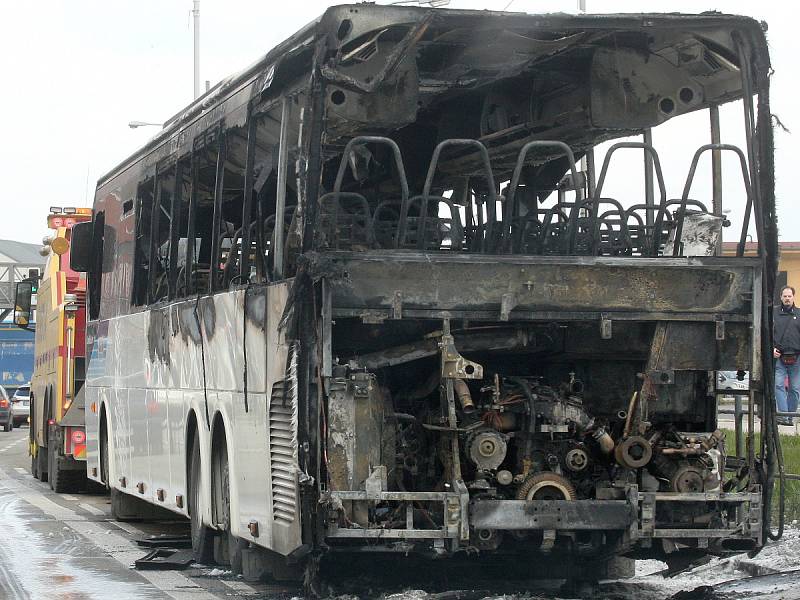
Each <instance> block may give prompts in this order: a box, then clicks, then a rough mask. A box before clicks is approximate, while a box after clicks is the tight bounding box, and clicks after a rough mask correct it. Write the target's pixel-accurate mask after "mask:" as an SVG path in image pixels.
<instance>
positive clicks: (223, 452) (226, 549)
mask: <svg viewBox="0 0 800 600" xmlns="http://www.w3.org/2000/svg"><path fill="white" fill-rule="evenodd" d="M215 441H216V442H218V443H216V444H215V450H216V451H215V452H214V459H213V462H212V465H211V467H212V472H213V477H212V484H213V485H214V504H215V515H216V519H217V524H218V527H219V529H220V531H219V536H218V538H217V540H216V544H215V552H214V560H215V561H216V562H218V563H220V564H223V565H230V567H231V571H232V572H233V573H234V574H237V575H239V574H241V573H242V550H243V549H245V548H246V547H247V546H248V545H249V544H248V542H246V541H245V540H240V539H239V538H237V537H236V536H235V535H233V531H232V529H233V528H232V526H231V523H232V518H231V516H232V515H231V486H230V463H229V462H228V446H227V443H226V439H225V435H224V434H223V435H221V436H220V437H219V438H218V439H217V440H215Z"/></svg>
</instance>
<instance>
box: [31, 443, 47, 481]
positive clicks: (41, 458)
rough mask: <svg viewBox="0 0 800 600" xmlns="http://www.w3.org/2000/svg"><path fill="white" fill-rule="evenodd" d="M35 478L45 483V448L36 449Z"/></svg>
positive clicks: (38, 447)
mask: <svg viewBox="0 0 800 600" xmlns="http://www.w3.org/2000/svg"><path fill="white" fill-rule="evenodd" d="M34 460H35V461H36V464H37V467H36V476H37V478H38V479H39V481H41V482H42V483H47V480H48V477H47V448H44V447H42V446H37V447H36V458H34Z"/></svg>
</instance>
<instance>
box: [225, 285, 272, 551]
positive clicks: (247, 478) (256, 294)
mask: <svg viewBox="0 0 800 600" xmlns="http://www.w3.org/2000/svg"><path fill="white" fill-rule="evenodd" d="M266 298H267V287H266V286H257V287H251V288H250V290H249V291H245V290H239V291H237V292H235V299H236V313H237V314H236V319H237V322H238V321H242V322H243V323H244V327H245V329H244V330H243V333H244V339H243V340H241V347H242V348H243V359H246V360H245V363H244V364H243V365H242V370H244V369H246V370H247V406H245V402H244V393H242V394H240V396H241V401H239V399H237V400H236V401H234V403H233V405H232V406H231V416H232V418H233V419H232V420H233V423H234V426H235V430H236V443H235V444H234V445H233V452H234V454H235V455H236V460H235V461H234V462H235V465H236V466H235V469H234V470H232V471H231V478H232V480H233V481H232V482H231V487H232V488H234V487H235V488H236V489H235V490H232V492H233V493H232V495H233V496H234V497H235V498H236V502H235V504H236V509H235V512H234V513H233V518H232V520H233V521H234V522H235V523H236V526H237V527H238V532H239V533H238V535H239V537H240V538H242V539H246V540H249V541H251V542H254V543H259V540H263V539H264V538H265V537H266V536H265V533H267V532H268V529H267V527H268V526H267V524H268V522H269V507H268V506H267V503H266V501H265V498H266V497H267V493H268V487H267V486H268V481H269V479H268V471H267V461H266V456H267V452H268V448H267V428H266V426H267V398H266V393H265V390H266V368H267V363H268V359H267V345H266V336H265V321H266ZM245 301H246V306H245ZM242 392H244V390H242ZM251 522H256V523H258V529H259V531H258V532H257V533H258V535H257V536H253V535H252V534H251V532H250V530H249V525H250V523H251ZM263 543H264V542H263V541H262V544H263Z"/></svg>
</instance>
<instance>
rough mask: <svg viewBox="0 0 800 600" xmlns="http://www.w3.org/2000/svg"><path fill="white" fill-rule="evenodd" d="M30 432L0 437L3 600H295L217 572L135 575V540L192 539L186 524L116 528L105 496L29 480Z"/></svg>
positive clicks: (198, 569) (288, 592) (197, 569)
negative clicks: (180, 535) (63, 491)
mask: <svg viewBox="0 0 800 600" xmlns="http://www.w3.org/2000/svg"><path fill="white" fill-rule="evenodd" d="M27 440H28V429H27V427H22V428H19V429H14V430H13V431H12V432H10V433H6V432H2V431H0V598H2V599H3V600H6V599H7V600H23V599H24V600H28V599H30V600H94V599H103V600H108V599H110V598H111V599H114V600H127V599H137V600H139V599H141V600H151V599H152V600H155V599H162V598H164V599H173V600H206V599H218V598H225V599H228V600H229V599H231V598H233V599H236V598H275V599H278V598H291V597H292V596H297V595H298V594H299V590H296V589H295V590H292V589H289V588H286V587H277V586H270V585H267V584H249V583H246V582H244V581H242V579H241V578H240V577H237V576H234V575H232V574H231V573H230V572H229V571H228V572H225V571H224V570H223V569H222V568H219V567H216V568H215V567H213V566H208V567H205V566H192V567H191V568H189V569H186V570H183V571H136V570H134V569H133V563H134V561H135V560H137V559H139V558H141V557H142V556H144V555H145V554H146V550H145V549H142V548H140V547H139V546H138V545H137V544H136V543H135V542H134V540H135V539H137V538H143V537H145V536H147V535H149V534H151V533H163V532H165V530H166V531H167V532H170V533H187V532H188V526H187V525H186V524H183V523H173V524H166V525H165V524H152V523H149V524H148V523H119V522H116V521H114V520H113V519H112V518H111V515H110V510H111V507H110V503H109V500H108V497H107V496H106V495H97V494H88V493H80V494H56V493H55V492H53V491H52V490H51V489H50V487H49V485H48V484H46V483H42V482H40V481H37V480H36V479H34V478H33V477H32V476H31V474H30V457H29V456H28V446H27Z"/></svg>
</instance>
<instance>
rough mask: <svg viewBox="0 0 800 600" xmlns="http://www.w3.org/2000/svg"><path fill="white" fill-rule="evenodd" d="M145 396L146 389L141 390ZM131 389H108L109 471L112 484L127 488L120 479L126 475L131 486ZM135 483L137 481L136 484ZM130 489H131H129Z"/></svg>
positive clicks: (128, 485) (127, 485) (127, 483)
mask: <svg viewBox="0 0 800 600" xmlns="http://www.w3.org/2000/svg"><path fill="white" fill-rule="evenodd" d="M139 391H140V392H142V396H144V390H139ZM128 396H129V391H128V390H127V389H126V388H111V389H108V406H107V410H108V420H109V430H108V444H109V471H110V475H111V477H112V478H111V482H110V483H111V486H112V487H115V488H118V489H125V487H123V486H122V482H121V481H120V479H121V478H122V477H125V479H126V482H125V483H126V487H130V486H131V485H132V484H131V483H130V482H131V473H132V472H133V464H132V455H133V444H134V440H133V429H132V424H131V418H130V411H129V408H128V400H129V398H128ZM133 485H135V482H134V484H133ZM127 491H130V490H127Z"/></svg>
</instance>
